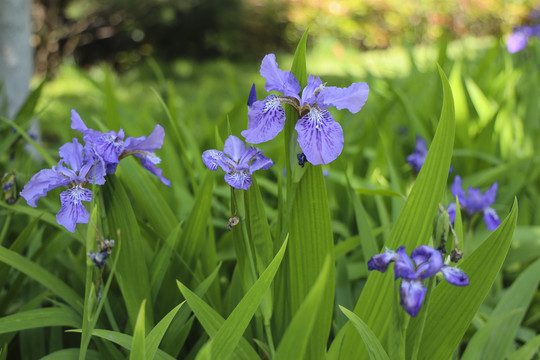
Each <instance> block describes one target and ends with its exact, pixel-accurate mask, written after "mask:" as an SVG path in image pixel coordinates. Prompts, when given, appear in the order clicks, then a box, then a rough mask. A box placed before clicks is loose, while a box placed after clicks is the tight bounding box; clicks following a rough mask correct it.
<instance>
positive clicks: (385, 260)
mask: <svg viewBox="0 0 540 360" xmlns="http://www.w3.org/2000/svg"><path fill="white" fill-rule="evenodd" d="M391 262H395V265H394V277H395V279H396V280H397V279H398V278H401V285H400V289H399V295H400V298H401V301H400V305H401V306H402V307H403V309H405V311H406V312H407V313H409V315H411V316H416V314H418V311H420V308H421V307H422V304H423V303H424V298H425V296H426V292H427V288H426V287H425V286H424V284H423V283H422V281H423V280H425V279H427V278H430V277H432V276H434V275H435V274H437V273H439V272H442V273H443V275H444V278H445V279H446V280H447V281H448V282H449V283H450V284H452V285H456V286H466V285H469V278H468V277H467V275H466V274H465V273H464V272H463V271H462V270H460V269H458V268H455V267H451V266H448V265H444V264H443V259H442V255H441V253H440V252H439V251H438V250H435V249H433V248H432V247H430V246H427V245H420V246H419V247H417V248H416V249H414V250H413V252H412V254H411V257H410V258H409V256H408V255H407V253H406V252H405V246H400V247H399V248H398V249H397V252H396V251H394V250H388V249H386V251H385V252H383V253H382V254H379V255H375V256H373V257H372V258H371V259H370V260H369V261H368V270H378V271H380V272H385V271H386V269H387V268H388V265H389V264H390V263H391Z"/></svg>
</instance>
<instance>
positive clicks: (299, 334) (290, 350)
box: [274, 256, 331, 360]
mask: <svg viewBox="0 0 540 360" xmlns="http://www.w3.org/2000/svg"><path fill="white" fill-rule="evenodd" d="M330 266H331V258H330V256H328V257H327V258H326V261H325V263H324V265H323V268H322V270H321V273H320V274H319V276H318V278H317V280H316V281H315V283H314V284H313V287H312V288H311V290H310V292H309V293H308V295H307V296H306V299H305V300H304V302H303V303H302V305H300V308H299V309H298V311H297V312H296V314H295V315H294V317H293V319H292V321H291V324H290V325H289V327H288V328H287V330H286V331H285V334H284V335H283V338H282V339H281V342H280V343H279V346H278V349H277V351H276V354H275V356H274V360H285V359H290V360H297V359H303V358H304V356H305V353H306V350H307V346H308V342H309V338H310V336H311V333H312V331H313V326H314V325H315V322H316V321H315V320H316V319H317V317H316V316H313V315H314V314H318V313H319V312H320V311H321V304H322V300H323V298H324V296H323V295H324V292H325V291H327V285H328V282H329V280H330V273H331V271H330Z"/></svg>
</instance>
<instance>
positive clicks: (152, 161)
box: [135, 151, 171, 186]
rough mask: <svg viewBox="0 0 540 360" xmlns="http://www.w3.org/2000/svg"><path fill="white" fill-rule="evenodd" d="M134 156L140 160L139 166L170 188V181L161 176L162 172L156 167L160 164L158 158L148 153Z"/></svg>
mask: <svg viewBox="0 0 540 360" xmlns="http://www.w3.org/2000/svg"><path fill="white" fill-rule="evenodd" d="M135 156H136V157H138V158H139V159H141V165H142V166H143V167H144V168H145V169H146V170H148V171H150V172H151V173H152V174H154V175H155V176H157V177H158V179H159V180H160V181H161V182H162V183H163V184H165V185H167V186H171V181H170V180H169V179H167V178H166V177H164V176H163V175H162V173H163V170H162V169H160V168H158V167H157V166H156V164H159V163H160V162H161V159H160V158H159V157H157V156H156V155H155V154H154V153H152V152H149V151H147V152H145V153H143V154H135Z"/></svg>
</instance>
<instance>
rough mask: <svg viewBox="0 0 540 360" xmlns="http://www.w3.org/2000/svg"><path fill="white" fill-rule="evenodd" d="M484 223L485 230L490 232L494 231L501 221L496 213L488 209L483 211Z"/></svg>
mask: <svg viewBox="0 0 540 360" xmlns="http://www.w3.org/2000/svg"><path fill="white" fill-rule="evenodd" d="M484 222H485V223H486V228H487V229H488V230H490V231H494V230H495V229H497V228H498V227H499V225H501V220H500V219H499V216H498V215H497V212H496V211H495V209H493V208H490V207H488V208H486V209H484Z"/></svg>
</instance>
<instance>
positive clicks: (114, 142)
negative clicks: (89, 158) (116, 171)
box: [93, 131, 124, 164]
mask: <svg viewBox="0 0 540 360" xmlns="http://www.w3.org/2000/svg"><path fill="white" fill-rule="evenodd" d="M93 144H94V151H95V152H96V154H97V155H99V156H100V157H101V158H102V159H103V160H104V161H105V163H113V164H118V163H119V162H120V160H118V157H119V156H120V154H122V152H123V151H124V141H123V140H122V138H121V137H120V136H119V134H117V133H116V131H108V132H106V133H105V134H102V135H101V136H99V137H96V138H93Z"/></svg>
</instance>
